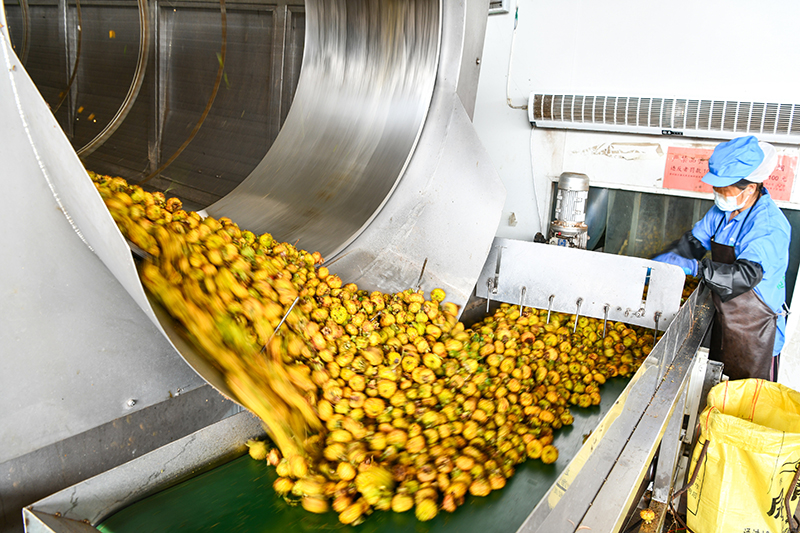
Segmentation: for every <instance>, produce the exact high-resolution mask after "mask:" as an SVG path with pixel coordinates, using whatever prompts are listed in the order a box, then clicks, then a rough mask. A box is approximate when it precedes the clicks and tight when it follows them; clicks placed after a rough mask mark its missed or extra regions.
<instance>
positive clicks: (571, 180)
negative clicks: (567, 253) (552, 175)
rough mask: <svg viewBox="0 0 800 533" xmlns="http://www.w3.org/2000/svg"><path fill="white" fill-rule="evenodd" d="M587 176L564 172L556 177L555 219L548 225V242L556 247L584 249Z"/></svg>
mask: <svg viewBox="0 0 800 533" xmlns="http://www.w3.org/2000/svg"><path fill="white" fill-rule="evenodd" d="M588 197H589V176H587V175H586V174H578V173H575V172H564V173H563V174H561V176H559V177H558V193H557V196H556V211H555V219H554V220H553V221H552V222H551V223H550V234H549V235H548V241H549V243H550V244H555V245H557V246H568V247H571V248H581V249H584V250H585V249H586V242H587V235H588V231H589V228H588V226H587V225H586V200H587V198H588Z"/></svg>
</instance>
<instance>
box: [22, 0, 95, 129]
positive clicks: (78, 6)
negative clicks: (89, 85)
mask: <svg viewBox="0 0 800 533" xmlns="http://www.w3.org/2000/svg"><path fill="white" fill-rule="evenodd" d="M75 11H76V13H77V15H78V24H77V25H76V28H77V35H78V36H77V40H78V44H77V49H76V51H75V63H73V65H72V74H70V76H69V81H68V82H67V88H66V89H65V90H64V93H63V94H62V95H61V99H60V100H59V101H58V103H57V104H56V106H55V107H54V108H53V114H54V115H55V114H56V112H57V111H58V110H59V109H61V104H63V103H64V100H66V99H67V98H68V97H69V94H70V91H71V90H72V84H73V83H74V82H75V76H77V75H78V63H79V62H80V59H81V43H82V42H83V31H82V26H83V17H82V16H81V0H75ZM67 13H69V2H67ZM25 38H26V39H27V35H26V36H25Z"/></svg>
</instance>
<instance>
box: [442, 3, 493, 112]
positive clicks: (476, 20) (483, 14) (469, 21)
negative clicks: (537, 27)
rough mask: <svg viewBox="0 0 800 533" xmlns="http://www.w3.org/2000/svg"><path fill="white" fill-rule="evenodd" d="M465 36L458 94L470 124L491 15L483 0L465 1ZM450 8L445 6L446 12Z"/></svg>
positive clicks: (457, 88)
mask: <svg viewBox="0 0 800 533" xmlns="http://www.w3.org/2000/svg"><path fill="white" fill-rule="evenodd" d="M463 4H464V6H465V9H464V15H463V34H464V36H465V37H466V38H465V39H464V41H463V44H462V50H461V67H460V68H459V69H458V84H457V86H456V94H458V97H459V100H461V105H462V106H464V111H465V112H466V113H467V116H468V117H469V120H470V122H471V121H472V117H473V115H474V114H475V99H476V97H477V94H478V77H479V75H480V71H481V59H482V58H481V56H482V55H483V44H484V36H485V34H486V19H487V17H488V15H489V3H488V2H484V1H483V0H464V2H463ZM450 9H451V8H450V7H448V6H444V10H445V12H448V11H450Z"/></svg>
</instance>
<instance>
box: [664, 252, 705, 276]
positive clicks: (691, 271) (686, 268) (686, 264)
mask: <svg viewBox="0 0 800 533" xmlns="http://www.w3.org/2000/svg"><path fill="white" fill-rule="evenodd" d="M653 261H658V262H659V263H669V264H670V265H678V266H679V267H681V268H682V269H683V273H684V274H686V275H687V276H696V275H697V261H695V260H694V259H687V258H685V257H681V256H680V255H678V254H676V253H674V252H667V253H664V254H661V255H657V256H655V257H654V258H653Z"/></svg>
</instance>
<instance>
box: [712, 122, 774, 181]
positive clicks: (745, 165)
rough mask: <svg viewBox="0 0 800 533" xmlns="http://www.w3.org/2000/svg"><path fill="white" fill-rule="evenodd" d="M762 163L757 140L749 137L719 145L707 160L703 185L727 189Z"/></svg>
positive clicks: (762, 159)
mask: <svg viewBox="0 0 800 533" xmlns="http://www.w3.org/2000/svg"><path fill="white" fill-rule="evenodd" d="M762 161H764V151H763V150H762V149H761V147H760V146H758V139H756V138H755V137H754V136H752V135H750V136H748V137H739V138H737V139H733V140H731V141H728V142H725V143H720V144H718V145H717V147H716V148H714V153H712V154H711V157H709V158H708V173H707V174H706V175H705V176H703V183H707V184H709V185H711V186H712V187H727V186H728V185H733V184H734V183H736V182H737V181H739V180H742V179H744V178H746V177H748V176H749V175H750V174H752V173H753V171H754V170H755V169H757V168H758V167H759V165H761V162H762Z"/></svg>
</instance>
